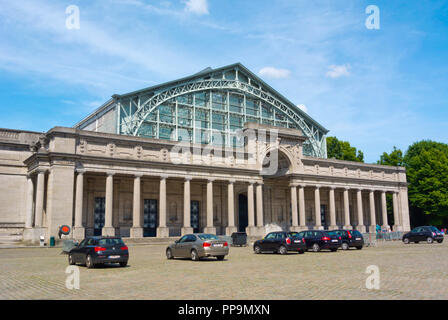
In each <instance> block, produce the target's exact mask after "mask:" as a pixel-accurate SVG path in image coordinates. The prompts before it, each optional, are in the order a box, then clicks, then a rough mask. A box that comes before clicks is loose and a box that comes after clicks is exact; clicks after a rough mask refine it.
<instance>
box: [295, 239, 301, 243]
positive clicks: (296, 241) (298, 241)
mask: <svg viewBox="0 0 448 320" xmlns="http://www.w3.org/2000/svg"><path fill="white" fill-rule="evenodd" d="M300 242H302V241H301V240H294V243H300Z"/></svg>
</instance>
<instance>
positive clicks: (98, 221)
mask: <svg viewBox="0 0 448 320" xmlns="http://www.w3.org/2000/svg"><path fill="white" fill-rule="evenodd" d="M105 206H106V199H105V198H95V211H94V215H93V221H94V222H93V223H94V225H93V234H94V235H95V236H100V235H101V232H102V229H103V227H104V216H105V212H106V209H105Z"/></svg>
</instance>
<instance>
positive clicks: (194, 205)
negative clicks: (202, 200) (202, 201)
mask: <svg viewBox="0 0 448 320" xmlns="http://www.w3.org/2000/svg"><path fill="white" fill-rule="evenodd" d="M190 208H191V209H190V223H191V227H192V228H193V232H194V233H198V232H199V201H196V200H191V205H190Z"/></svg>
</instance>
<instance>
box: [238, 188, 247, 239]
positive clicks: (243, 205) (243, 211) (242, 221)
mask: <svg viewBox="0 0 448 320" xmlns="http://www.w3.org/2000/svg"><path fill="white" fill-rule="evenodd" d="M247 213H248V212H247V196H245V195H244V194H240V195H239V196H238V231H239V232H246V227H247V226H248V224H249V222H248V217H247Z"/></svg>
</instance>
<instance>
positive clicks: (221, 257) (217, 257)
mask: <svg viewBox="0 0 448 320" xmlns="http://www.w3.org/2000/svg"><path fill="white" fill-rule="evenodd" d="M216 259H218V260H219V261H222V260H224V256H216Z"/></svg>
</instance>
